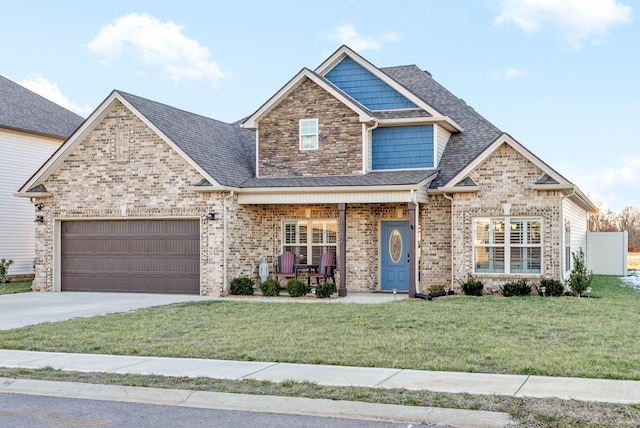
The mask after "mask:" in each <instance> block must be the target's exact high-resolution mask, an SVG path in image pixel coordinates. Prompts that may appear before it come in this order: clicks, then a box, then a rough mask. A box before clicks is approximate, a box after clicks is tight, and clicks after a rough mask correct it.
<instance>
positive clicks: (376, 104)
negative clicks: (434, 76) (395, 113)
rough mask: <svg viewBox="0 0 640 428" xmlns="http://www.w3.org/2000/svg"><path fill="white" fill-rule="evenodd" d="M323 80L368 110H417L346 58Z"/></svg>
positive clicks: (394, 91)
mask: <svg viewBox="0 0 640 428" xmlns="http://www.w3.org/2000/svg"><path fill="white" fill-rule="evenodd" d="M324 78H325V79H327V80H328V81H330V82H331V83H333V84H334V85H335V86H337V87H338V88H340V89H341V90H342V91H344V92H345V93H346V94H348V95H349V96H350V97H352V98H353V99H355V100H356V101H358V102H359V103H360V104H362V105H363V106H365V107H366V108H368V109H370V110H395V109H404V108H417V106H416V105H415V104H414V103H412V102H411V101H409V100H408V99H407V98H405V97H404V96H403V95H402V94H400V93H399V92H398V91H396V90H395V89H393V88H392V87H391V86H389V85H388V84H387V83H385V82H383V81H382V80H381V79H379V78H378V77H376V76H375V75H373V73H371V72H370V71H369V70H367V69H365V68H364V67H362V66H361V65H360V64H358V63H357V62H355V61H354V60H353V59H351V58H350V57H348V56H347V57H345V58H344V59H343V60H342V61H340V62H339V63H338V64H336V65H335V66H334V67H333V68H332V69H331V71H329V72H328V73H326V74H325V75H324Z"/></svg>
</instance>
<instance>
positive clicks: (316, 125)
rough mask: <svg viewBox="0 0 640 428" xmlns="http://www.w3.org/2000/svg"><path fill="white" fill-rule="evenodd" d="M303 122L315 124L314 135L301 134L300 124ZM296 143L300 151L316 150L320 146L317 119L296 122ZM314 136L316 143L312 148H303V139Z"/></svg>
mask: <svg viewBox="0 0 640 428" xmlns="http://www.w3.org/2000/svg"><path fill="white" fill-rule="evenodd" d="M303 122H315V128H316V132H314V133H303V132H302V123H303ZM298 134H299V137H298V142H299V147H300V150H318V146H319V145H320V130H319V127H318V119H300V120H299V121H298ZM310 136H315V137H316V142H315V146H314V147H303V137H310Z"/></svg>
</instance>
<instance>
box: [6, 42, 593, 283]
mask: <svg viewBox="0 0 640 428" xmlns="http://www.w3.org/2000/svg"><path fill="white" fill-rule="evenodd" d="M16 195H18V196H23V197H30V198H34V200H37V201H38V202H40V203H42V204H43V205H44V208H43V210H42V214H43V216H44V219H45V221H44V222H43V223H40V224H38V226H37V260H36V279H35V281H34V285H33V287H34V289H36V290H42V291H59V290H98V291H100V290H109V291H138V292H140V291H141V292H179V293H200V294H206V295H221V294H224V293H226V292H227V291H228V286H229V283H230V281H231V280H232V279H233V278H235V277H239V276H250V277H253V278H257V276H258V265H259V264H260V263H261V261H263V260H265V261H266V262H267V263H268V264H269V266H270V268H271V270H273V269H274V268H275V265H276V263H277V257H278V255H280V254H282V253H283V252H284V251H291V252H292V253H294V255H295V261H296V263H299V264H318V262H319V260H320V257H321V255H322V254H323V253H324V252H326V251H331V252H333V253H334V254H335V264H336V267H337V273H336V280H337V282H338V285H339V287H338V288H339V294H340V295H346V294H347V292H348V291H380V290H381V291H385V290H393V289H396V290H400V291H408V292H409V293H410V294H413V293H415V292H427V290H428V288H429V287H430V286H431V285H435V284H445V285H450V286H452V287H455V288H459V283H458V281H459V280H464V279H465V278H466V276H467V274H474V275H476V276H478V277H479V278H480V279H482V280H483V281H484V282H485V284H486V285H487V286H488V288H489V290H491V289H492V288H493V289H495V288H496V287H497V286H498V285H500V284H502V283H504V282H505V281H507V280H512V279H517V278H527V279H531V280H532V281H533V282H539V280H540V279H541V278H557V279H563V278H566V276H567V275H568V272H569V271H570V269H571V257H570V256H571V253H572V252H573V251H577V250H578V248H583V249H586V232H587V216H588V213H589V212H590V211H594V210H595V207H594V205H593V203H592V202H591V201H589V199H588V198H587V197H586V196H585V195H584V194H583V193H582V192H581V191H580V190H579V189H578V188H577V187H576V186H575V185H573V184H572V183H570V182H569V181H568V180H566V179H565V178H564V177H563V176H562V175H560V174H559V173H558V172H556V171H555V170H553V169H552V168H551V167H550V166H548V165H547V164H545V163H544V162H543V161H541V160H540V159H539V158H537V157H536V156H535V155H534V154H533V153H531V152H530V151H529V150H527V149H526V148H525V147H524V146H523V145H521V144H520V143H519V142H517V141H516V140H515V139H513V138H512V137H511V136H509V135H508V134H506V133H504V132H502V131H500V130H499V129H498V128H496V127H495V126H494V125H492V124H491V123H489V122H488V121H487V120H486V119H484V118H483V117H482V116H480V115H479V114H478V113H476V112H475V110H473V109H472V108H471V107H469V106H467V105H466V104H465V103H464V101H462V100H461V99H459V98H458V97H456V96H455V95H453V94H451V93H450V92H449V91H447V90H446V89H445V88H443V87H442V86H441V85H440V84H438V83H437V82H436V81H435V80H433V78H432V77H431V75H430V74H429V73H427V72H425V71H422V70H420V69H419V68H418V67H416V66H413V65H411V66H402V67H390V68H378V67H376V66H374V65H373V64H371V63H369V62H368V61H367V60H366V59H364V58H362V57H361V56H360V55H358V54H357V53H355V52H354V51H352V50H351V49H349V48H348V47H346V46H342V47H341V48H340V49H338V50H337V51H336V52H335V53H334V54H332V55H331V56H330V57H329V58H328V59H327V60H326V61H325V62H323V63H322V64H321V65H320V66H319V67H318V68H316V69H315V70H313V71H312V70H309V69H306V68H305V69H302V70H301V71H300V72H299V73H298V74H297V75H295V76H294V77H293V78H292V79H291V80H290V81H289V82H288V83H287V84H286V85H285V86H284V87H282V89H280V90H279V91H278V92H277V93H276V94H274V95H273V96H272V97H271V98H270V99H269V100H267V102H266V103H265V104H263V105H262V106H261V107H260V108H259V109H258V110H257V111H256V112H255V113H253V114H252V115H251V116H249V117H247V118H245V119H244V120H242V121H240V122H237V123H233V124H227V123H223V122H219V121H216V120H213V119H209V118H206V117H203V116H199V115H196V114H192V113H188V112H185V111H182V110H178V109H175V108H172V107H169V106H166V105H163V104H160V103H157V102H154V101H150V100H147V99H144V98H140V97H137V96H135V95H131V94H128V93H125V92H121V91H114V92H112V93H111V94H110V95H109V96H108V97H107V98H106V99H105V101H104V102H103V103H102V104H101V105H100V106H99V107H98V108H97V109H96V110H95V112H93V113H92V114H91V116H90V117H89V118H88V119H87V120H86V122H85V123H84V124H83V125H82V126H81V127H80V128H79V129H78V130H77V131H76V132H75V133H74V134H73V135H72V136H71V137H70V138H69V139H68V140H67V141H66V142H65V144H64V145H63V146H62V147H61V149H60V150H59V151H58V152H56V153H55V154H54V156H52V158H51V159H49V161H47V162H46V163H45V164H44V165H43V166H42V167H41V168H40V170H39V171H38V172H37V173H36V174H35V175H34V176H33V177H32V178H31V179H30V180H29V181H28V182H27V183H25V184H24V185H23V187H22V188H21V189H20V190H19V192H18V193H17V194H16Z"/></svg>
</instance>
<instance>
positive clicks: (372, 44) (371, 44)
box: [329, 25, 401, 52]
mask: <svg viewBox="0 0 640 428" xmlns="http://www.w3.org/2000/svg"><path fill="white" fill-rule="evenodd" d="M329 38H330V39H331V40H335V41H336V42H338V43H340V44H342V45H347V46H349V47H350V48H351V49H353V50H356V51H359V52H362V51H366V50H378V49H380V47H381V43H382V42H397V41H398V40H400V39H401V36H400V35H399V34H397V33H393V32H388V33H385V34H382V35H380V36H378V37H365V36H363V35H361V34H359V33H358V32H357V31H356V29H355V28H354V27H353V26H352V25H338V26H337V27H336V28H334V29H333V31H332V32H331V33H329Z"/></svg>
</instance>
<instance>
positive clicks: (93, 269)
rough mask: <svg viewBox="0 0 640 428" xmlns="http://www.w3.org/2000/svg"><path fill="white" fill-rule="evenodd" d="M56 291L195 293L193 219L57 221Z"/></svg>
mask: <svg viewBox="0 0 640 428" xmlns="http://www.w3.org/2000/svg"><path fill="white" fill-rule="evenodd" d="M60 250H61V276H60V280H61V290H62V291H103V292H131V293H172V294H200V224H199V221H198V220H94V221H63V222H61V233H60Z"/></svg>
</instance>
